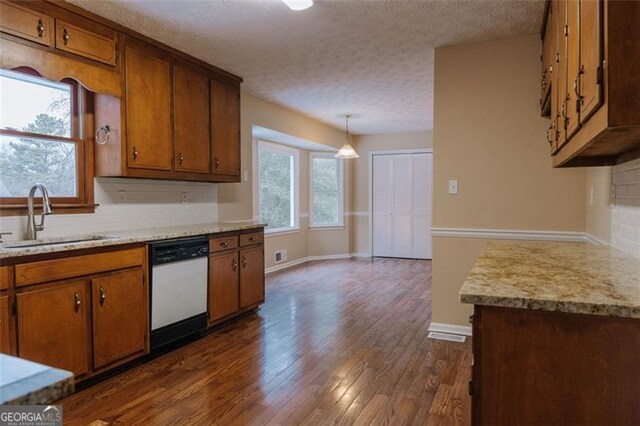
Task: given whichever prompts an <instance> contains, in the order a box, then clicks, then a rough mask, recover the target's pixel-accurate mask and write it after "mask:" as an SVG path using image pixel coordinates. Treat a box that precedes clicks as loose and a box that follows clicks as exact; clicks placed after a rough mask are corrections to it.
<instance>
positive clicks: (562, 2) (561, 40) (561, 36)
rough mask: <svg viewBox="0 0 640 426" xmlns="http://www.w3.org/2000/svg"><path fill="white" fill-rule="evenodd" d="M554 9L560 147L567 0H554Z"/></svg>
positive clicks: (564, 121) (564, 110)
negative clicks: (556, 28) (556, 31)
mask: <svg viewBox="0 0 640 426" xmlns="http://www.w3.org/2000/svg"><path fill="white" fill-rule="evenodd" d="M555 6H556V8H555V10H556V11H557V13H558V16H557V19H558V21H557V22H558V64H557V65H558V73H557V76H556V78H557V80H556V81H557V83H558V93H557V96H558V121H557V125H556V130H557V133H556V134H557V139H558V142H557V145H558V149H560V148H561V147H562V146H563V145H564V143H565V142H566V140H567V125H568V118H569V116H568V115H567V32H566V30H567V0H556V3H555Z"/></svg>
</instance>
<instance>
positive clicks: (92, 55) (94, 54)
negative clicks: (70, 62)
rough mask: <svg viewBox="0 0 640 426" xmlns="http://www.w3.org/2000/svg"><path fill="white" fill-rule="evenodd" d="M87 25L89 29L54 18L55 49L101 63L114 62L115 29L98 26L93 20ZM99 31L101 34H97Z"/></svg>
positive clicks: (113, 63) (109, 63) (110, 63)
mask: <svg viewBox="0 0 640 426" xmlns="http://www.w3.org/2000/svg"><path fill="white" fill-rule="evenodd" d="M89 25H91V27H93V29H94V31H89V30H87V29H84V28H82V27H79V26H77V25H74V24H70V23H69V22H65V21H63V20H60V19H56V49H60V50H64V51H65V52H69V53H73V54H75V55H78V56H83V57H85V58H88V59H92V60H94V61H98V62H102V63H103V64H108V65H115V64H116V34H115V31H113V30H111V29H109V28H105V27H102V26H98V25H97V24H96V23H95V22H91V23H90V24H89ZM97 31H101V32H102V34H98V32H97Z"/></svg>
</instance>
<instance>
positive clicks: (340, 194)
mask: <svg viewBox="0 0 640 426" xmlns="http://www.w3.org/2000/svg"><path fill="white" fill-rule="evenodd" d="M316 158H325V159H332V160H336V161H337V162H338V221H337V222H336V223H327V224H324V223H322V224H316V223H315V222H314V218H313V200H314V198H315V197H314V191H313V160H314V159H316ZM342 228H344V160H343V159H341V158H336V157H335V154H334V153H332V152H320V151H312V152H309V229H342Z"/></svg>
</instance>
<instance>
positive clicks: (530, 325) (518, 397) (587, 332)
mask: <svg viewBox="0 0 640 426" xmlns="http://www.w3.org/2000/svg"><path fill="white" fill-rule="evenodd" d="M639 361H640V320H639V319H633V318H615V317H607V316H599V315H584V314H571V313H564V312H546V311H534V310H530V309H514V308H500V307H491V306H476V307H475V311H474V315H473V368H472V371H473V377H472V383H471V386H470V391H471V393H472V423H473V424H474V425H549V426H551V425H605V424H609V425H638V424H640V403H639V401H640V380H638V379H639V378H640V362H639Z"/></svg>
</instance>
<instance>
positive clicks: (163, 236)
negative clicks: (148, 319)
mask: <svg viewBox="0 0 640 426" xmlns="http://www.w3.org/2000/svg"><path fill="white" fill-rule="evenodd" d="M264 226H266V225H265V224H262V223H259V222H254V221H247V222H234V223H227V222H211V223H203V224H198V225H182V226H167V227H162V228H149V229H140V230H135V231H122V232H104V233H97V234H91V235H86V234H85V235H77V236H69V237H64V239H62V238H47V239H46V241H47V242H48V243H52V244H46V245H33V246H24V247H12V248H7V247H3V246H2V245H0V259H8V258H13V257H21V256H31V255H34V254H44V253H55V252H61V251H68V250H79V249H88V248H95V247H106V246H116V245H121V244H130V243H145V242H150V241H158V240H170V239H173V238H182V237H194V236H198V235H208V234H218V233H221V232H232V231H242V230H246V229H257V228H263V227H264ZM88 237H93V238H92V239H90V240H88V241H74V240H80V239H83V238H88ZM12 243H15V242H7V244H12ZM25 243H26V242H25Z"/></svg>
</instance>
